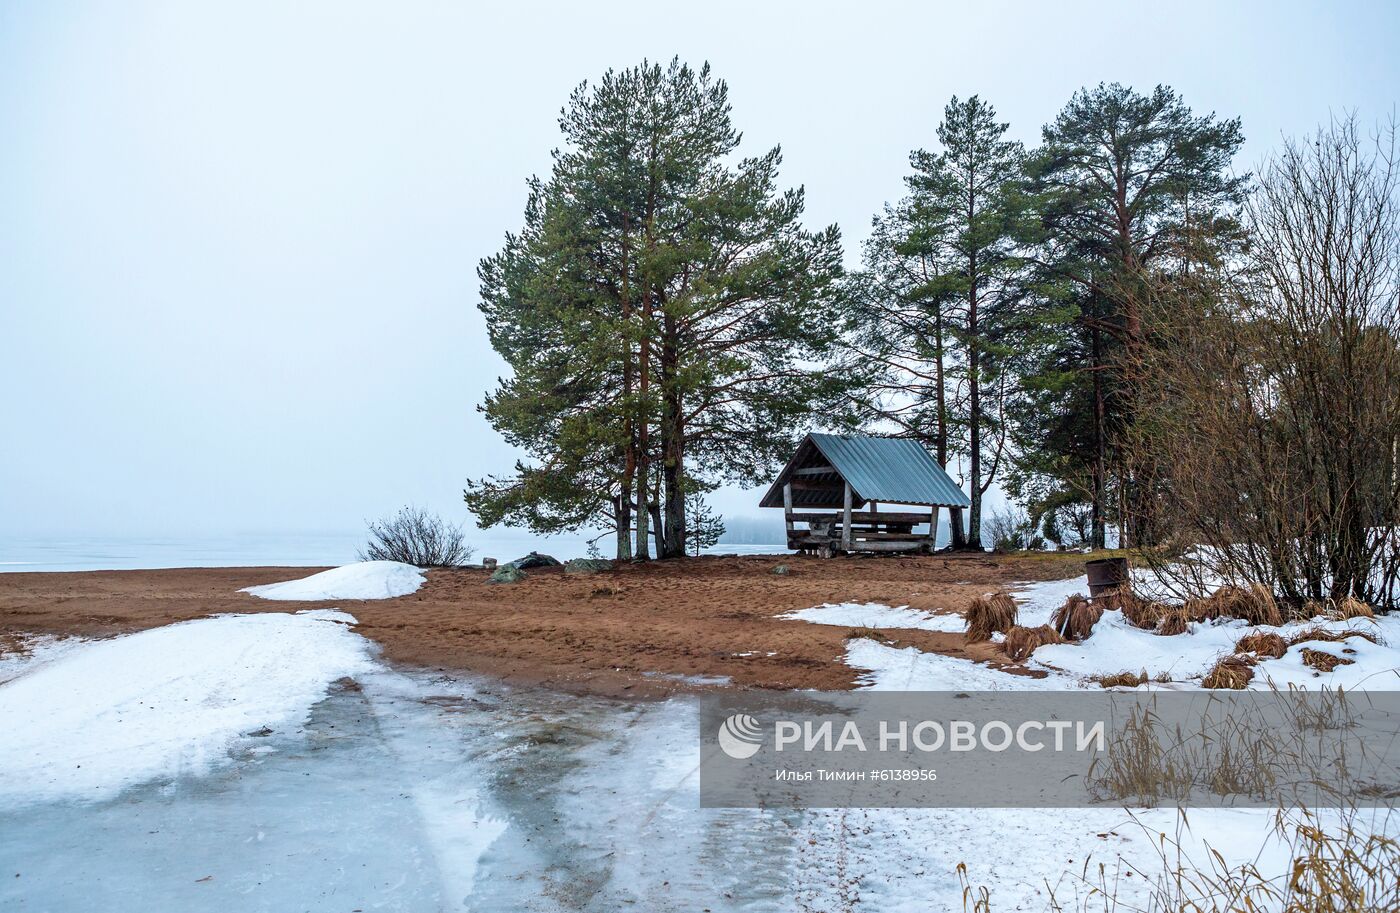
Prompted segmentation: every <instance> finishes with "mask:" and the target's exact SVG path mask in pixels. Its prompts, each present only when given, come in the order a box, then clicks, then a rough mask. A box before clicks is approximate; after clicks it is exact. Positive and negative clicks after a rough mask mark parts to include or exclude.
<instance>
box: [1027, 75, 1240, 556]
mask: <svg viewBox="0 0 1400 913" xmlns="http://www.w3.org/2000/svg"><path fill="white" fill-rule="evenodd" d="M1043 139H1044V142H1043V145H1042V147H1041V148H1040V149H1039V150H1038V151H1037V153H1036V154H1035V156H1034V157H1033V159H1032V162H1031V168H1030V173H1031V176H1032V178H1033V185H1034V189H1035V193H1036V197H1037V208H1038V209H1039V212H1040V216H1041V219H1040V226H1039V232H1038V235H1037V236H1036V237H1035V239H1034V243H1035V244H1036V246H1037V247H1038V250H1037V254H1036V260H1037V263H1038V266H1039V267H1040V269H1041V271H1042V275H1041V281H1042V283H1043V284H1044V285H1045V286H1046V287H1054V288H1058V289H1059V292H1060V294H1059V295H1058V296H1057V297H1056V298H1055V299H1054V300H1052V301H1051V303H1050V305H1051V308H1052V309H1054V310H1056V311H1059V312H1061V313H1064V311H1063V305H1064V304H1065V303H1066V302H1072V303H1073V305H1074V309H1073V314H1072V317H1071V318H1070V319H1069V320H1067V321H1066V322H1065V323H1064V324H1063V328H1062V329H1063V332H1062V335H1061V337H1060V341H1059V343H1058V344H1051V345H1050V346H1048V347H1047V348H1046V349H1045V350H1043V351H1042V352H1041V357H1042V369H1043V370H1042V371H1037V372H1034V373H1035V374H1037V375H1039V376H1040V378H1041V380H1043V381H1047V382H1044V383H1041V384H1040V387H1039V393H1040V394H1041V395H1042V396H1055V395H1057V394H1058V395H1059V396H1060V397H1061V401H1060V403H1059V404H1058V407H1057V408H1050V405H1051V404H1049V403H1047V402H1044V401H1042V404H1041V408H1040V409H1039V410H1028V411H1027V412H1026V413H1025V414H1024V416H1023V418H1024V420H1025V424H1024V426H1023V428H1022V433H1021V434H1020V438H1021V440H1022V442H1023V446H1024V449H1025V451H1026V459H1025V461H1024V462H1023V468H1024V467H1029V466H1032V465H1037V464H1038V465H1039V466H1041V467H1042V468H1048V467H1050V466H1052V465H1055V464H1059V466H1060V469H1059V470H1058V471H1059V473H1060V481H1061V483H1062V484H1061V485H1060V488H1059V491H1058V492H1057V493H1054V497H1052V498H1050V500H1055V501H1057V502H1059V503H1063V502H1064V500H1065V497H1066V495H1067V493H1068V490H1069V489H1070V488H1073V487H1083V488H1087V489H1088V492H1087V494H1088V498H1089V500H1090V503H1091V505H1092V510H1093V535H1092V538H1093V544H1094V545H1096V546H1102V545H1103V542H1104V529H1103V527H1104V522H1105V519H1106V518H1107V516H1108V515H1109V510H1110V508H1109V504H1108V503H1107V502H1108V500H1109V498H1110V491H1111V490H1113V489H1116V491H1117V492H1118V496H1119V497H1118V510H1117V513H1118V514H1119V515H1120V517H1122V518H1126V519H1127V520H1128V521H1129V522H1127V523H1126V524H1125V525H1124V529H1123V532H1124V534H1125V536H1127V538H1129V539H1131V540H1133V541H1137V540H1140V539H1142V538H1144V537H1150V525H1151V524H1150V515H1151V508H1150V499H1151V480H1150V475H1151V472H1150V467H1145V466H1142V465H1138V466H1136V467H1132V468H1130V466H1129V460H1128V459H1127V455H1126V454H1125V453H1124V452H1123V451H1122V449H1121V448H1120V447H1119V446H1118V444H1119V442H1121V440H1122V439H1123V437H1124V435H1125V433H1126V431H1127V429H1128V428H1129V427H1130V426H1131V424H1132V421H1133V412H1134V406H1133V402H1134V386H1135V384H1136V377H1135V369H1134V365H1135V364H1136V363H1137V362H1138V361H1140V359H1141V358H1142V357H1143V354H1144V352H1143V348H1144V346H1147V345H1149V344H1150V340H1151V332H1152V328H1151V327H1150V326H1148V325H1147V323H1146V321H1145V319H1144V314H1145V310H1146V308H1145V303H1146V297H1145V296H1146V294H1147V289H1148V288H1149V287H1150V285H1151V281H1150V280H1151V279H1152V278H1153V277H1154V276H1155V275H1159V274H1161V273H1164V272H1167V273H1169V272H1171V271H1174V270H1175V271H1182V272H1187V271H1189V270H1190V269H1192V267H1193V264H1195V265H1209V264H1212V263H1214V262H1218V261H1219V259H1220V258H1221V257H1223V256H1225V255H1226V253H1227V252H1228V250H1229V249H1230V248H1231V247H1232V246H1233V245H1234V244H1235V243H1236V242H1237V241H1238V239H1239V232H1238V225H1237V222H1236V219H1235V212H1236V210H1237V208H1238V205H1239V203H1240V202H1241V200H1242V199H1243V195H1244V192H1245V186H1246V183H1247V180H1248V179H1247V176H1237V175H1233V174H1231V173H1230V171H1229V167H1230V163H1231V161H1232V159H1233V157H1234V155H1235V152H1236V151H1237V150H1238V149H1239V147H1240V144H1241V143H1242V142H1243V137H1242V135H1241V133H1240V125H1239V121H1238V119H1236V120H1218V119H1216V117H1215V116H1214V115H1204V116H1196V115H1194V114H1193V113H1192V112H1191V109H1190V108H1188V107H1187V106H1186V105H1185V103H1184V102H1182V100H1181V98H1180V96H1178V95H1177V94H1176V93H1175V92H1173V91H1172V90H1171V89H1169V88H1166V87H1164V86H1158V87H1157V88H1156V89H1155V90H1153V91H1152V92H1151V93H1150V94H1147V95H1143V94H1140V93H1138V92H1135V91H1134V90H1132V89H1131V88H1128V87H1125V86H1122V85H1118V84H1117V83H1113V84H1101V85H1099V86H1098V87H1097V88H1095V89H1092V90H1089V89H1085V90H1081V91H1079V92H1077V93H1076V94H1075V95H1074V97H1073V98H1072V99H1071V100H1070V102H1069V104H1068V105H1066V106H1065V108H1064V110H1063V111H1061V112H1060V114H1059V116H1058V117H1056V118H1055V120H1054V121H1053V122H1052V123H1050V124H1049V125H1047V126H1046V127H1045V129H1044V131H1043ZM1076 363H1077V365H1078V367H1075V365H1076ZM1085 410H1087V414H1088V415H1089V416H1090V417H1091V418H1092V423H1091V427H1090V429H1089V434H1090V436H1091V438H1092V441H1091V442H1090V444H1089V446H1088V447H1087V448H1086V447H1085V446H1084V441H1083V428H1082V427H1081V426H1079V425H1078V423H1077V422H1067V421H1066V417H1067V416H1069V415H1071V414H1074V413H1078V414H1079V415H1083V414H1084V413H1085ZM1057 441H1058V442H1059V444H1058V445H1057V444H1056V443H1055V442H1057ZM1056 446H1059V447H1061V448H1063V449H1062V450H1061V451H1060V452H1058V453H1053V452H1052V453H1047V452H1045V448H1047V447H1052V448H1053V447H1056ZM1086 450H1087V453H1088V464H1087V465H1084V463H1083V460H1084V459H1085V455H1086ZM1047 503H1048V502H1047Z"/></svg>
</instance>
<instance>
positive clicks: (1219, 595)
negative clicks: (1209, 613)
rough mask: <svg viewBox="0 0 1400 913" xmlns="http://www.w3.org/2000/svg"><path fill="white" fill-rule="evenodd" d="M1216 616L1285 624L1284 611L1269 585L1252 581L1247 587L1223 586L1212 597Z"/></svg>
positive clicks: (1256, 622)
mask: <svg viewBox="0 0 1400 913" xmlns="http://www.w3.org/2000/svg"><path fill="white" fill-rule="evenodd" d="M1210 601H1211V602H1213V603H1215V612H1216V615H1215V617H1217V618H1220V617H1225V618H1242V619H1244V620H1245V621H1247V622H1249V623H1250V624H1252V625H1273V626H1278V625H1281V624H1283V612H1282V610H1280V609H1279V607H1278V601H1277V600H1276V599H1274V594H1273V593H1272V592H1271V591H1270V590H1269V588H1268V587H1266V586H1264V585H1263V584H1260V583H1251V584H1250V585H1249V586H1247V587H1241V586H1223V587H1221V588H1220V589H1218V590H1216V591H1215V593H1214V594H1213V595H1212V596H1211V597H1210Z"/></svg>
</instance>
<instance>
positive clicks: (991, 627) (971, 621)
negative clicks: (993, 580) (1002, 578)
mask: <svg viewBox="0 0 1400 913" xmlns="http://www.w3.org/2000/svg"><path fill="white" fill-rule="evenodd" d="M1015 625H1016V600H1014V599H1012V598H1011V597H1010V596H1008V595H1007V594H1006V593H993V594H992V595H990V596H979V597H977V598H976V599H974V600H972V604H971V605H970V606H968V607H967V640H968V642H969V643H971V642H972V641H975V640H990V639H991V637H992V634H993V633H995V632H997V631H1002V632H1006V631H1010V630H1011V629H1012V628H1013V627H1014V626H1015Z"/></svg>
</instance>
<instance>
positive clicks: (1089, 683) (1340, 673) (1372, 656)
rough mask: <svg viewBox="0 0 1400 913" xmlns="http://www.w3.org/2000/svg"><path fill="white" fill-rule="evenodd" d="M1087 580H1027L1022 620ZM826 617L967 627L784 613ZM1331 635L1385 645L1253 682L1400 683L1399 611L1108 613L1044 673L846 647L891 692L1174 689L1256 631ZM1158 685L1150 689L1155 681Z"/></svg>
mask: <svg viewBox="0 0 1400 913" xmlns="http://www.w3.org/2000/svg"><path fill="white" fill-rule="evenodd" d="M1088 588H1089V586H1088V579H1087V578H1085V577H1075V578H1071V579H1069V580H1053V581H1047V582H1043V583H1032V584H1026V585H1024V586H1023V587H1021V588H1019V589H1018V590H1017V591H1016V592H1015V593H1014V595H1015V597H1016V601H1017V608H1018V614H1017V622H1018V623H1019V624H1022V625H1025V626H1027V627H1034V626H1037V625H1042V624H1047V623H1049V621H1050V615H1051V613H1053V612H1054V610H1055V609H1056V608H1058V607H1059V606H1060V604H1061V603H1063V602H1064V601H1065V599H1066V598H1068V597H1069V596H1070V595H1072V594H1075V593H1081V594H1086V593H1088ZM778 617H780V618H784V619H791V620H800V621H808V622H814V623H817V624H831V625H845V626H848V627H852V628H855V627H865V628H872V629H879V630H892V629H900V628H903V629H925V630H937V631H961V630H964V628H965V625H964V624H963V623H962V621H961V619H959V618H958V616H956V615H950V614H945V615H930V614H928V613H925V612H920V611H918V610H915V609H910V608H908V607H907V606H906V607H899V608H895V607H890V606H883V605H880V604H878V603H867V604H865V605H855V604H850V603H847V604H842V605H824V606H817V607H815V608H811V609H803V610H800V611H797V612H790V613H788V614H786V615H781V616H778ZM1313 627H1317V628H1322V629H1324V630H1327V631H1331V632H1346V631H1365V632H1368V633H1370V634H1372V635H1374V636H1376V637H1377V639H1379V640H1380V641H1381V642H1380V643H1379V644H1374V643H1371V642H1370V641H1369V640H1367V639H1364V638H1362V637H1349V638H1347V639H1346V640H1344V641H1341V642H1337V643H1319V642H1309V643H1306V644H1300V645H1297V646H1293V647H1290V648H1289V650H1288V653H1287V654H1285V655H1284V656H1282V657H1280V658H1278V659H1266V660H1263V661H1262V662H1260V663H1259V664H1258V665H1257V666H1256V667H1255V677H1254V680H1253V681H1252V682H1251V683H1250V687H1251V688H1255V689H1267V688H1270V687H1275V688H1279V689H1280V690H1286V689H1288V688H1290V687H1294V688H1320V687H1329V688H1334V687H1342V688H1346V689H1349V690H1350V689H1363V690H1400V671H1398V670H1400V617H1394V616H1383V617H1380V618H1377V619H1375V620H1369V619H1352V620H1350V621H1328V620H1326V619H1321V618H1319V619H1315V620H1313V621H1310V622H1295V623H1292V624H1287V625H1282V626H1279V627H1270V626H1262V625H1261V626H1250V625H1249V624H1247V623H1245V622H1243V621H1239V620H1236V619H1220V620H1216V621H1212V622H1192V623H1191V624H1190V625H1189V629H1188V631H1187V632H1186V633H1185V634H1178V635H1174V636H1170V637H1162V636H1159V635H1157V634H1154V633H1153V632H1151V631H1146V630H1143V629H1142V628H1138V627H1135V626H1133V625H1132V624H1129V623H1128V621H1127V619H1125V618H1124V617H1123V613H1122V612H1118V611H1110V612H1105V613H1104V615H1103V618H1102V619H1100V621H1099V622H1098V624H1096V625H1095V626H1094V629H1093V633H1092V634H1091V635H1090V636H1089V637H1088V638H1086V639H1085V640H1084V641H1082V642H1080V643H1068V644H1054V645H1047V646H1043V647H1041V648H1039V649H1038V650H1036V651H1035V653H1034V655H1033V656H1032V658H1031V660H1030V661H1029V662H1028V663H1027V668H1029V669H1032V670H1035V671H1037V672H1040V673H1043V674H1044V677H1043V678H1038V679H1037V678H1029V677H1027V676H1025V675H1016V674H1013V673H1011V672H1007V671H1004V670H1002V669H998V668H996V667H994V666H990V665H986V664H984V663H977V662H972V661H970V660H967V659H963V658H961V657H957V656H945V655H943V654H939V653H926V652H923V651H920V650H917V649H915V648H913V647H894V646H890V645H888V644H884V643H880V642H878V641H875V640H871V639H869V638H864V637H858V638H852V639H851V640H850V641H849V642H848V643H847V645H846V662H847V664H849V665H850V666H852V667H853V668H855V669H858V670H860V672H861V676H860V679H859V681H860V683H861V684H862V685H863V686H865V687H868V688H872V689H875V690H883V691H889V690H894V691H941V690H948V689H959V688H962V689H966V688H975V689H981V690H987V691H997V690H1033V691H1043V690H1063V689H1066V688H1083V687H1098V686H1097V685H1096V684H1095V683H1094V681H1093V677H1095V676H1100V675H1112V674H1114V673H1118V672H1134V673H1137V672H1144V671H1145V672H1146V673H1147V675H1148V677H1149V678H1152V679H1156V678H1158V677H1161V678H1163V679H1170V684H1168V685H1166V687H1172V688H1176V689H1180V688H1194V687H1199V686H1200V680H1201V678H1202V677H1204V676H1205V674H1206V672H1208V671H1209V670H1210V668H1211V666H1213V665H1214V664H1215V662H1216V660H1218V659H1219V658H1220V657H1221V656H1224V655H1226V654H1229V653H1232V652H1233V651H1234V646H1235V643H1236V642H1237V641H1238V640H1239V639H1240V638H1241V637H1243V636H1244V635H1245V634H1247V633H1249V632H1251V631H1276V632H1278V633H1280V634H1281V635H1282V636H1283V637H1284V638H1285V639H1288V638H1291V637H1292V636H1293V635H1294V634H1297V633H1298V632H1299V631H1301V630H1303V629H1305V628H1313ZM1304 647H1306V648H1307V649H1314V650H1321V651H1323V652H1330V653H1335V654H1338V655H1345V657H1346V658H1347V659H1350V660H1352V661H1353V662H1352V663H1351V664H1349V665H1345V666H1338V667H1337V668H1336V669H1334V670H1333V671H1332V672H1327V673H1319V672H1317V671H1316V670H1314V669H1311V668H1309V667H1307V666H1305V665H1303V662H1302V651H1303V649H1304ZM1156 685H1157V683H1156V682H1153V683H1152V684H1151V685H1150V686H1156Z"/></svg>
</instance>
